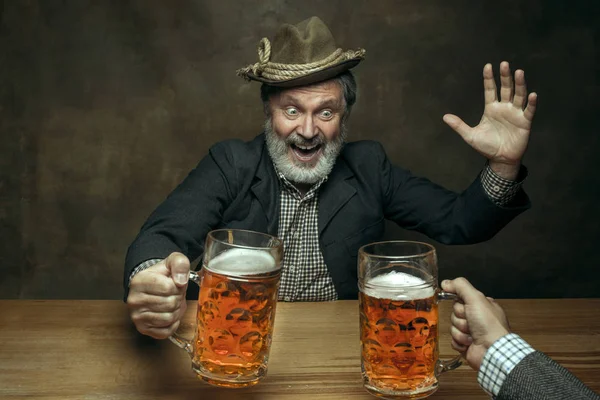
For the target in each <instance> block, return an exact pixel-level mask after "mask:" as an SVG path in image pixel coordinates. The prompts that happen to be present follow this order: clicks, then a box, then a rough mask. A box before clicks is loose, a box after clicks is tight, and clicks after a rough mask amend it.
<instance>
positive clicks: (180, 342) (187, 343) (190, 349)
mask: <svg viewBox="0 0 600 400" xmlns="http://www.w3.org/2000/svg"><path fill="white" fill-rule="evenodd" d="M188 279H189V280H190V281H192V282H194V283H195V284H196V285H198V286H200V275H198V273H197V272H196V271H190V276H189V278H188ZM184 301H185V300H184ZM169 340H170V341H171V342H173V343H174V344H175V345H176V346H177V347H179V348H181V349H184V350H185V351H186V352H187V353H188V354H189V356H190V357H191V356H192V355H193V354H194V345H193V344H192V341H191V340H189V339H186V338H184V337H183V336H181V335H179V334H178V333H177V332H175V333H173V334H172V335H171V336H169Z"/></svg>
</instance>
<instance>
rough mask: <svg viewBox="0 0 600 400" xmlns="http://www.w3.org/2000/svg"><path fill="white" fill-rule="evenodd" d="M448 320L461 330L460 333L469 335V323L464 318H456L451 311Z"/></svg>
mask: <svg viewBox="0 0 600 400" xmlns="http://www.w3.org/2000/svg"><path fill="white" fill-rule="evenodd" d="M450 321H451V322H452V326H455V327H456V329H458V330H459V331H461V332H462V333H466V334H467V335H469V334H470V333H471V331H470V330H469V324H468V322H467V320H466V319H463V318H458V317H457V316H456V314H454V313H452V315H451V316H450Z"/></svg>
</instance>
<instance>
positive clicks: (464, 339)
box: [450, 326, 473, 346]
mask: <svg viewBox="0 0 600 400" xmlns="http://www.w3.org/2000/svg"><path fill="white" fill-rule="evenodd" d="M450 336H452V339H453V340H455V341H456V343H458V344H459V345H462V346H470V345H471V344H472V343H473V338H472V337H471V336H470V335H467V334H466V333H463V332H461V331H459V330H458V328H456V327H455V326H451V327H450Z"/></svg>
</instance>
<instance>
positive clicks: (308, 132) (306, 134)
mask: <svg viewBox="0 0 600 400" xmlns="http://www.w3.org/2000/svg"><path fill="white" fill-rule="evenodd" d="M297 132H298V134H299V135H300V136H302V137H303V138H304V139H306V140H311V139H312V138H314V137H315V136H317V134H318V129H317V127H316V126H315V120H314V118H313V117H312V115H307V116H305V117H304V118H303V119H302V122H301V124H300V127H299V129H298V130H297Z"/></svg>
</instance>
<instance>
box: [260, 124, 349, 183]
mask: <svg viewBox="0 0 600 400" xmlns="http://www.w3.org/2000/svg"><path fill="white" fill-rule="evenodd" d="M265 136H266V140H267V150H268V151H269V155H270V156H271V159H272V160H273V164H274V165H275V168H277V170H278V171H279V172H281V173H282V174H283V176H285V178H286V179H287V180H289V181H291V182H295V183H307V184H311V185H312V184H314V183H317V182H318V181H320V180H321V179H323V178H325V177H326V176H328V175H329V173H330V172H331V170H332V169H333V166H334V165H335V161H336V160H337V157H338V155H339V154H340V152H341V151H342V148H343V147H344V143H345V142H346V136H347V131H346V126H345V124H343V123H342V124H341V126H340V135H339V136H338V137H337V138H335V139H333V140H331V141H327V139H325V137H324V136H323V134H322V133H319V135H318V136H316V137H315V138H313V139H312V140H310V141H307V140H306V139H304V138H302V136H300V135H298V134H297V133H296V132H293V133H291V134H290V135H289V136H288V137H287V138H285V139H284V138H281V137H279V136H278V135H277V133H275V131H274V130H273V125H272V122H271V118H267V120H266V121H265ZM291 144H295V145H309V144H310V145H312V144H320V145H321V150H320V151H321V155H320V156H319V159H318V161H317V162H316V164H315V163H302V162H300V161H296V160H294V159H292V158H291V157H290V154H289V151H290V145H291Z"/></svg>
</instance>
